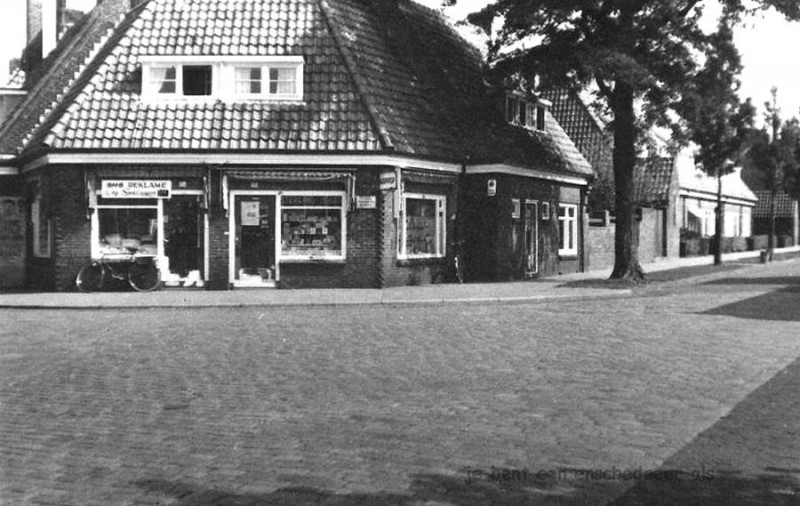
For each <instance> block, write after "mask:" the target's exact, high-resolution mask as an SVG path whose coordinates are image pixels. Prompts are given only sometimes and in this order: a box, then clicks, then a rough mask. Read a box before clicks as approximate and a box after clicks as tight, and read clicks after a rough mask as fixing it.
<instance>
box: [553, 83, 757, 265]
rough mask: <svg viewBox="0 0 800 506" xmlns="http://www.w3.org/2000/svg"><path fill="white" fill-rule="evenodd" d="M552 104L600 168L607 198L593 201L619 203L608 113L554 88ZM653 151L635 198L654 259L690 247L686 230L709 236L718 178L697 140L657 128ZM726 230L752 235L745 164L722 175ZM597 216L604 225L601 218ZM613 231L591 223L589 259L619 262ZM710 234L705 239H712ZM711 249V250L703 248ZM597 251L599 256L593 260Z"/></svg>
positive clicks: (646, 249) (646, 256)
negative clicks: (680, 139)
mask: <svg viewBox="0 0 800 506" xmlns="http://www.w3.org/2000/svg"><path fill="white" fill-rule="evenodd" d="M544 96H545V97H547V98H548V99H550V100H551V101H552V103H553V105H552V107H551V112H552V114H553V115H554V117H555V118H556V120H557V121H558V122H559V123H560V124H561V125H562V127H563V128H564V130H565V131H566V132H567V133H568V134H569V135H570V137H571V138H572V139H573V141H574V142H575V144H576V145H577V146H578V148H579V149H580V150H581V152H582V153H583V154H584V156H586V158H587V160H589V161H590V162H591V163H592V166H593V168H594V170H595V172H596V173H597V179H596V180H595V182H594V183H593V186H598V187H600V189H601V191H600V194H601V198H595V199H593V197H592V195H591V194H590V196H589V200H590V209H592V205H593V204H594V206H595V207H599V206H613V191H614V188H613V162H612V158H611V157H612V150H613V137H612V136H611V135H610V133H609V131H608V125H607V124H606V122H605V121H603V119H601V118H598V117H597V116H596V115H594V114H592V111H591V110H590V108H589V107H588V106H587V105H586V102H585V101H584V100H582V98H581V97H580V96H579V95H578V94H576V93H571V92H565V91H560V90H559V91H550V92H547V93H545V94H544ZM648 144H649V152H650V153H649V156H648V157H647V158H643V159H642V160H641V161H640V163H639V164H638V165H637V167H636V172H635V178H636V179H635V181H634V188H635V192H636V195H635V199H636V202H637V204H638V205H639V206H640V212H639V213H637V217H638V218H639V223H640V241H639V247H640V259H641V260H642V261H645V262H646V261H653V260H657V259H658V258H659V257H674V256H678V255H679V254H682V252H683V254H685V253H686V251H685V250H686V247H685V245H682V244H681V242H682V241H685V239H686V238H687V237H693V238H694V237H696V238H701V237H710V236H713V235H714V231H715V228H716V215H715V209H716V206H717V203H716V199H717V179H716V178H714V177H710V176H708V175H706V174H704V173H703V172H702V171H701V170H700V169H699V168H697V167H696V165H695V162H694V151H693V147H691V146H690V147H684V148H681V149H677V150H676V149H672V148H671V147H670V146H669V140H668V139H665V138H663V136H662V135H660V134H658V133H656V132H651V133H650V135H649V137H648ZM722 201H723V212H724V217H723V236H724V237H726V238H728V241H727V243H728V244H730V245H731V246H730V248H731V249H734V250H740V249H744V248H745V247H746V240H745V239H746V238H747V237H749V236H750V235H751V233H752V232H751V222H752V211H753V207H754V206H755V202H756V198H755V195H754V194H753V192H752V191H750V189H749V188H748V186H747V184H746V183H745V182H744V181H743V180H742V176H741V169H738V168H737V169H736V170H734V171H733V173H731V174H728V175H725V176H723V178H722ZM592 223H597V224H599V225H604V224H603V223H602V221H601V220H592ZM612 232H613V231H610V230H608V229H600V228H597V227H591V228H590V229H589V238H588V243H589V249H590V251H589V254H588V255H589V262H590V264H591V265H592V267H599V266H602V265H606V264H611V263H612V262H613V233H612ZM707 243H708V241H706V244H707ZM704 251H707V250H704ZM593 258H594V260H595V261H592V259H593Z"/></svg>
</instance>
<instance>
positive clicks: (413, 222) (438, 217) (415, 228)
mask: <svg viewBox="0 0 800 506" xmlns="http://www.w3.org/2000/svg"><path fill="white" fill-rule="evenodd" d="M445 202H446V199H445V197H444V196H430V195H421V194H414V193H408V194H406V195H405V202H404V204H405V205H404V206H403V220H402V231H401V238H400V251H399V252H398V256H400V257H401V258H431V257H443V256H444V255H445V237H446V234H445Z"/></svg>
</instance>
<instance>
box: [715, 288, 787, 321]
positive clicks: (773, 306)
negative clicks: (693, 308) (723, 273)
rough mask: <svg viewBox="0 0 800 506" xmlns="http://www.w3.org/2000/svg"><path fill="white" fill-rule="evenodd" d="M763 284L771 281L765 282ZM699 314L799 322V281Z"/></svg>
mask: <svg viewBox="0 0 800 506" xmlns="http://www.w3.org/2000/svg"><path fill="white" fill-rule="evenodd" d="M766 279H776V278H766ZM733 281H744V280H733ZM730 284H735V283H730ZM765 284H772V283H766V282H765ZM775 284H777V283H775ZM784 284H785V283H784ZM701 314H707V315H717V316H733V317H736V318H749V319H754V320H774V321H790V322H800V283H798V284H796V285H792V286H787V287H785V288H781V289H779V290H775V291H774V292H769V293H765V294H763V295H758V296H756V297H751V298H749V299H745V300H741V301H739V302H734V303H731V304H725V305H724V306H719V307H716V308H714V309H710V310H708V311H705V312H703V313H701Z"/></svg>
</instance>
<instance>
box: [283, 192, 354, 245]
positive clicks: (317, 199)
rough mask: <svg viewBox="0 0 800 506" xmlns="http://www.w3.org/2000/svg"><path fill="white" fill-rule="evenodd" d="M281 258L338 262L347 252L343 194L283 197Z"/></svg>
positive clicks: (289, 195) (290, 195)
mask: <svg viewBox="0 0 800 506" xmlns="http://www.w3.org/2000/svg"><path fill="white" fill-rule="evenodd" d="M281 213H282V219H281V221H282V226H281V258H282V259H283V260H292V259H295V260H337V259H343V258H344V256H345V250H344V243H345V237H344V231H345V226H344V221H345V214H344V195H343V194H336V195H322V194H312V195H300V194H297V195H292V194H288V195H283V196H282V197H281Z"/></svg>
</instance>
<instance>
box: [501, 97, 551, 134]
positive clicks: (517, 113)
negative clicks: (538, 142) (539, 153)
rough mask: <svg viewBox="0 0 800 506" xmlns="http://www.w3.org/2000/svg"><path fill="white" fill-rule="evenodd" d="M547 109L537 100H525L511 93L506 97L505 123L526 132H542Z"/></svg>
mask: <svg viewBox="0 0 800 506" xmlns="http://www.w3.org/2000/svg"><path fill="white" fill-rule="evenodd" d="M546 110H547V107H546V106H545V104H543V103H542V102H541V101H538V100H526V99H525V98H523V97H520V96H518V95H515V94H513V93H510V94H507V95H506V109H505V112H506V122H507V123H509V124H511V125H514V126H517V127H520V128H524V129H526V130H531V131H538V132H544V131H545V126H546V121H545V114H546Z"/></svg>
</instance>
